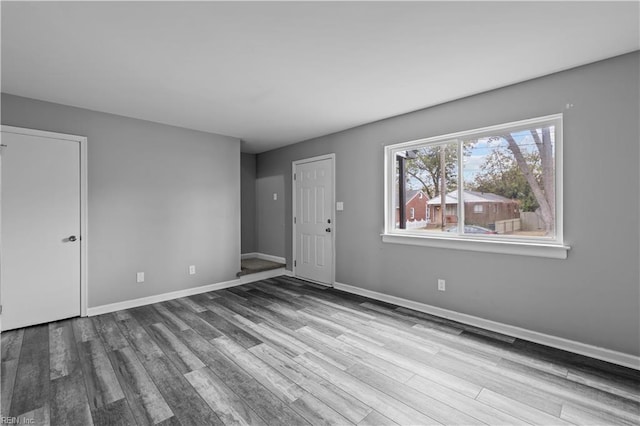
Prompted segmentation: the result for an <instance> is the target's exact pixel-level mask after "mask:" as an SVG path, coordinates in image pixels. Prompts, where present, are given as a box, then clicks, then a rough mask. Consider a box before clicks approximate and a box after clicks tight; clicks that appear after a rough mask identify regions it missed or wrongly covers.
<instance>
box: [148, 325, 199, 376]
mask: <svg viewBox="0 0 640 426" xmlns="http://www.w3.org/2000/svg"><path fill="white" fill-rule="evenodd" d="M148 331H149V334H150V335H151V338H152V339H153V340H154V341H155V343H156V344H157V345H158V346H159V347H160V349H162V351H163V352H164V354H165V355H166V356H167V357H168V358H169V359H170V360H171V361H172V362H173V364H174V365H175V366H176V368H177V369H178V370H179V371H180V373H182V374H185V373H188V372H189V371H193V370H199V369H201V368H202V367H204V363H203V362H202V361H201V360H200V358H198V357H197V356H196V355H195V354H194V353H193V352H191V350H190V349H189V348H188V347H187V345H185V344H184V343H182V341H181V340H180V339H178V337H177V336H176V335H175V334H173V333H172V332H171V330H169V328H167V326H166V325H164V323H157V324H152V325H151V326H149V327H148Z"/></svg>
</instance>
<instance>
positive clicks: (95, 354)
mask: <svg viewBox="0 0 640 426" xmlns="http://www.w3.org/2000/svg"><path fill="white" fill-rule="evenodd" d="M78 353H79V358H80V364H81V365H82V372H83V376H84V383H85V386H86V391H87V396H88V399H89V407H90V408H91V410H96V409H98V408H101V407H104V406H106V405H109V404H110V403H112V402H115V401H117V400H119V399H122V398H124V393H123V391H122V388H121V387H120V383H119V382H118V378H117V376H116V373H115V371H114V369H113V366H112V365H111V361H110V360H109V357H108V355H107V352H106V351H105V349H104V346H103V345H102V341H101V340H100V339H93V340H89V341H86V342H79V343H78Z"/></svg>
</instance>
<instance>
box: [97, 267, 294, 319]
mask: <svg viewBox="0 0 640 426" xmlns="http://www.w3.org/2000/svg"><path fill="white" fill-rule="evenodd" d="M281 275H286V276H292V274H291V271H287V270H286V269H284V268H278V269H272V270H270V271H263V272H258V273H256V274H248V275H243V276H241V277H240V278H238V279H235V280H230V281H223V282H220V283H215V284H209V285H204V286H200V287H193V288H187V289H184V290H176V291H171V292H169V293H162V294H156V295H153V296H147V297H141V298H139V299H133V300H124V301H122V302H115V303H110V304H108V305H101V306H96V307H93V308H89V309H88V310H87V315H88V316H90V317H92V316H95V315H102V314H108V313H110V312H116V311H121V310H123V309H131V308H137V307H138V306H145V305H151V304H153V303H158V302H165V301H167V300H173V299H178V298H180V297H186V296H193V295H194V294H201V293H207V292H209V291H215V290H222V289H225V288H230V287H236V286H239V285H242V284H248V283H252V282H255V281H260V280H265V279H267V278H274V277H279V276H281Z"/></svg>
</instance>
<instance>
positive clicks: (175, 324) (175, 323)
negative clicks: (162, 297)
mask: <svg viewBox="0 0 640 426" xmlns="http://www.w3.org/2000/svg"><path fill="white" fill-rule="evenodd" d="M153 307H154V308H155V309H156V311H158V313H159V314H160V315H161V316H162V317H163V319H164V321H163V324H164V325H165V326H166V327H167V328H168V329H170V330H171V331H173V332H181V331H184V330H187V329H188V328H190V327H189V325H188V324H187V323H186V322H184V321H183V320H181V319H180V318H179V317H178V316H177V315H176V314H174V313H173V312H172V310H173V308H172V307H171V305H169V304H168V303H156V304H155V305H153Z"/></svg>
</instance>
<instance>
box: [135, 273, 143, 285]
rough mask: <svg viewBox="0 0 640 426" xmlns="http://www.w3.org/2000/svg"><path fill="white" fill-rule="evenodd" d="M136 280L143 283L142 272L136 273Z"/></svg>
mask: <svg viewBox="0 0 640 426" xmlns="http://www.w3.org/2000/svg"><path fill="white" fill-rule="evenodd" d="M136 282H138V283H143V282H144V272H138V273H137V274H136Z"/></svg>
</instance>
